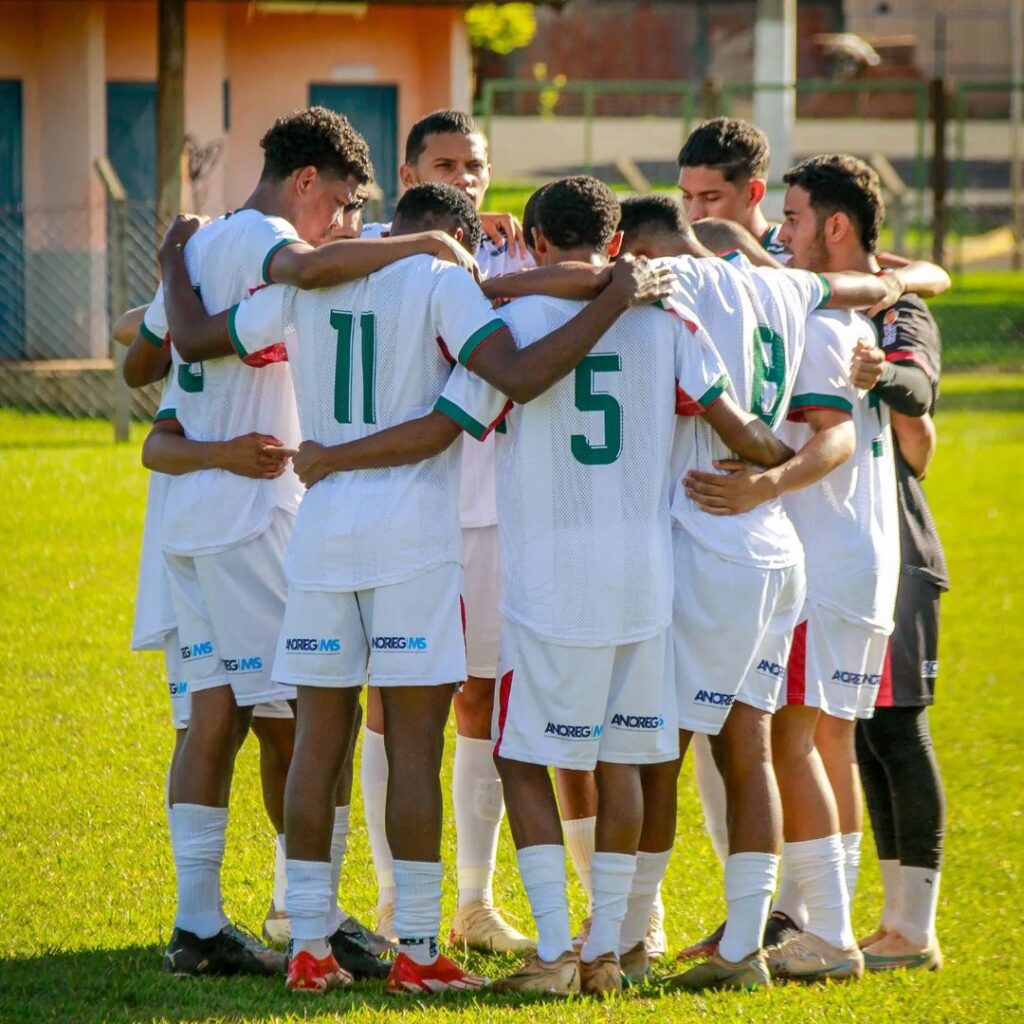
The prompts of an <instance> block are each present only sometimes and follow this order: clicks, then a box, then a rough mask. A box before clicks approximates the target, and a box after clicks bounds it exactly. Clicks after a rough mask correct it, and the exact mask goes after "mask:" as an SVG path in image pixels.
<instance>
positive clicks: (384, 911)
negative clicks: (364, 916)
mask: <svg viewBox="0 0 1024 1024" xmlns="http://www.w3.org/2000/svg"><path fill="white" fill-rule="evenodd" d="M372 934H374V935H380V936H381V937H382V938H383V939H384V941H385V942H389V943H391V948H392V949H394V948H395V946H396V945H397V944H398V932H396V931H395V905H394V903H385V904H384V905H383V906H382V907H378V908H377V931H376V932H373V933H372Z"/></svg>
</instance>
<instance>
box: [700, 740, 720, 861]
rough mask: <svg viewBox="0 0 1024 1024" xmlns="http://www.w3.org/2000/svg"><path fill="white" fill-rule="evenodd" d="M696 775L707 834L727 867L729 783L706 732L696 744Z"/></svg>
mask: <svg viewBox="0 0 1024 1024" xmlns="http://www.w3.org/2000/svg"><path fill="white" fill-rule="evenodd" d="M693 774H694V778H695V779H696V782H697V795H698V796H699V797H700V808H701V811H702V812H703V814H704V831H705V832H707V834H708V839H710V840H711V848H712V849H713V850H714V851H715V856H716V857H717V858H718V861H719V863H720V864H721V865H722V866H723V867H724V866H725V861H726V858H727V857H728V856H729V822H728V818H727V813H726V806H725V781H724V780H723V778H722V773H721V772H720V771H719V770H718V765H717V764H716V763H715V756H714V754H713V753H712V752H711V743H710V741H709V740H708V737H707V736H705V735H704V734H703V733H697V734H696V735H695V736H694V741H693Z"/></svg>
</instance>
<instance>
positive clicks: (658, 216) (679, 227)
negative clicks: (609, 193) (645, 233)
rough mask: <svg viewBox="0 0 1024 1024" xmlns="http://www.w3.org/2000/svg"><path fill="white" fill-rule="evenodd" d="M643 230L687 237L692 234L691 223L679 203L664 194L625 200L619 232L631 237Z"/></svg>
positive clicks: (623, 201)
mask: <svg viewBox="0 0 1024 1024" xmlns="http://www.w3.org/2000/svg"><path fill="white" fill-rule="evenodd" d="M642 228H648V229H650V228H654V229H655V230H656V231H665V232H668V233H669V234H673V235H687V234H689V232H690V223H689V221H688V220H687V219H686V215H685V214H684V213H683V209H682V207H681V206H680V205H679V203H678V202H676V200H675V199H674V198H673V197H672V196H668V195H665V194H664V193H662V194H660V195H657V194H655V195H649V196H630V197H629V198H628V199H623V200H622V215H621V217H620V219H619V230H620V231H622V232H625V234H627V235H629V234H630V233H632V232H634V231H639V230H641V229H642Z"/></svg>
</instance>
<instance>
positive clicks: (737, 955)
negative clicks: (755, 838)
mask: <svg viewBox="0 0 1024 1024" xmlns="http://www.w3.org/2000/svg"><path fill="white" fill-rule="evenodd" d="M778 871H779V858H778V857H776V856H775V854H774V853H733V854H731V855H730V856H729V858H728V859H727V860H726V862H725V900H726V902H727V903H728V904H729V916H728V918H727V919H726V922H725V932H724V933H723V934H722V940H721V942H719V944H718V952H719V955H720V956H722V957H723V958H724V959H726V960H729V961H731V962H732V963H738V962H739V961H740V960H742V959H744V958H745V957H748V956H750V954H751V953H753V952H754V951H755V950H757V949H760V948H761V940H762V939H763V937H764V926H765V924H766V923H767V921H768V910H769V908H770V906H771V902H772V892H773V891H774V889H775V878H776V875H777V874H778Z"/></svg>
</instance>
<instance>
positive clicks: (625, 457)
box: [437, 296, 726, 647]
mask: <svg viewBox="0 0 1024 1024" xmlns="http://www.w3.org/2000/svg"><path fill="white" fill-rule="evenodd" d="M583 307H584V303H581V302H570V301H568V300H564V299H553V298H547V297H543V296H535V297H531V298H525V299H518V300H517V301H515V302H512V303H510V304H508V305H506V306H503V307H502V308H501V310H500V312H501V314H502V316H503V318H504V319H505V320H506V321H507V322H508V324H509V327H510V328H511V329H512V333H513V336H514V337H515V340H516V344H517V345H519V347H520V348H522V347H525V346H527V345H530V344H532V343H533V342H535V341H537V340H538V339H540V338H541V337H543V336H544V335H546V334H548V333H550V332H551V331H554V330H556V329H558V328H559V327H562V326H563V325H564V324H565V323H566V322H567V321H568V320H569V319H571V318H572V317H573V316H575V315H576V313H578V312H579V311H580V310H581V309H582V308H583ZM690 323H691V324H692V328H691V330H692V332H693V333H691V330H687V328H686V327H685V326H684V325H683V323H682V322H681V321H680V320H679V319H678V318H677V317H673V316H669V315H666V314H665V313H664V312H663V311H661V310H658V309H655V308H653V307H645V308H639V309H633V310H630V311H629V312H627V313H625V314H624V315H623V316H621V317H620V318H619V319H618V321H617V322H616V323H615V325H614V326H613V327H612V328H611V329H610V330H609V331H608V332H607V333H606V334H605V335H604V336H603V337H602V338H601V339H600V340H599V341H598V343H597V344H596V345H595V346H594V348H593V349H592V350H591V352H590V353H589V354H588V355H587V356H585V357H584V359H583V360H582V362H581V363H580V364H579V366H577V368H576V370H575V371H574V372H573V373H571V374H569V375H568V376H566V377H565V378H563V379H562V380H560V381H559V382H558V383H556V384H555V385H554V386H553V387H552V388H550V389H549V390H548V391H547V392H545V393H544V394H542V395H540V396H538V397H537V398H535V399H533V401H531V402H528V403H527V404H526V405H524V406H521V407H516V408H514V409H513V410H512V411H511V412H510V413H509V414H508V416H507V420H506V422H507V425H508V434H507V435H506V437H505V438H504V439H503V440H502V443H501V446H500V448H499V451H498V508H499V510H500V514H499V517H498V533H499V536H500V541H501V561H502V595H501V611H502V614H503V615H504V616H505V617H506V618H508V619H511V620H514V621H515V622H517V623H519V624H520V625H521V626H523V627H525V628H526V629H528V630H530V631H531V632H532V633H534V634H536V635H537V636H539V637H541V638H542V639H545V640H549V641H552V642H554V643H557V644H562V645H567V646H579V647H597V646H607V645H613V644H627V643H634V642H638V641H640V640H644V639H646V638H648V637H652V636H654V635H656V634H657V633H658V632H659V631H660V630H662V629H665V628H666V627H667V626H668V625H669V623H670V621H671V618H672V546H671V525H670V516H669V455H670V450H671V445H672V436H673V432H674V428H675V416H676V411H677V396H678V394H679V393H680V391H682V392H685V393H687V394H688V395H692V396H695V397H694V398H693V399H692V400H691V402H690V406H691V410H692V411H693V412H696V411H698V410H699V409H701V408H703V407H706V406H707V405H708V404H710V403H711V402H712V401H714V400H715V399H717V398H718V396H719V395H721V393H722V391H723V390H724V389H725V386H726V380H725V374H724V370H723V367H722V364H721V361H720V360H719V358H718V356H717V354H716V353H715V351H714V349H713V348H712V346H711V344H710V342H709V340H708V339H707V336H706V335H705V334H704V333H703V332H702V331H701V329H700V328H699V325H698V324H696V322H695V320H694V315H693V314H690ZM506 405H507V400H506V399H505V397H504V395H502V394H501V393H500V392H498V391H496V390H495V389H494V388H492V387H490V386H489V385H487V384H485V383H484V382H483V381H480V380H479V379H478V378H476V377H474V376H473V375H472V374H468V373H465V372H463V371H460V370H456V371H455V373H454V374H453V375H452V379H451V381H449V384H448V386H447V387H446V389H445V393H444V396H442V399H441V400H440V401H439V402H438V405H437V408H438V409H439V410H440V411H442V412H445V413H446V414H447V415H449V416H451V417H452V419H454V420H455V421H456V422H457V423H459V424H460V425H461V426H463V427H464V429H466V430H467V431H468V432H470V433H472V434H473V435H474V436H476V437H481V436H485V435H486V433H487V430H488V424H489V423H490V422H492V421H493V417H494V416H496V415H500V413H501V410H502V409H503V408H504V407H505V406H506Z"/></svg>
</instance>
